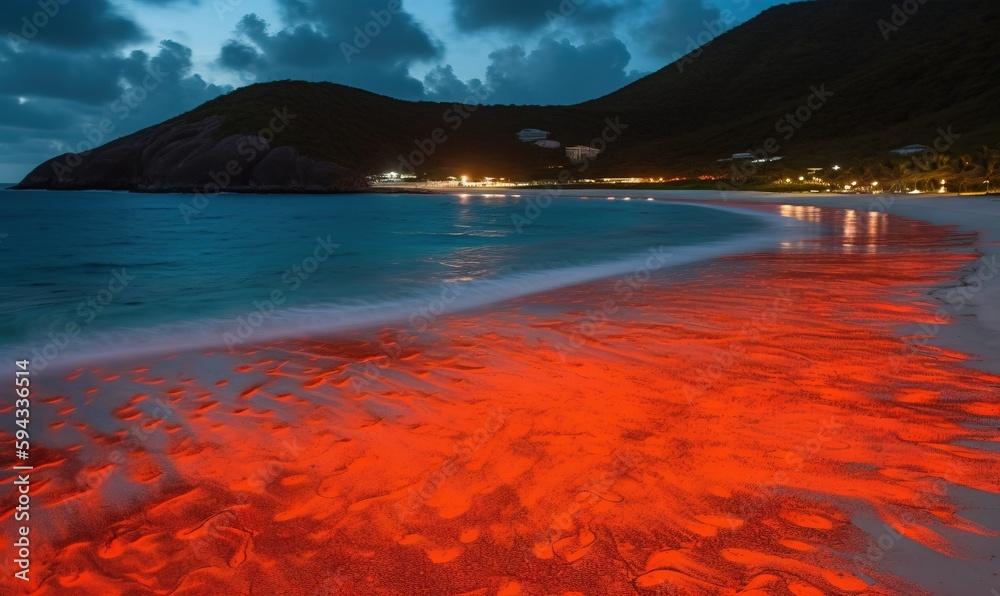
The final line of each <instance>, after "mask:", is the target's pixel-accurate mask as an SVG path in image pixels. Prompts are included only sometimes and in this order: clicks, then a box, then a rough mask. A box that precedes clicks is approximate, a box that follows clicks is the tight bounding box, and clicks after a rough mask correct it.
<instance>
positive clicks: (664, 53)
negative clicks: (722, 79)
mask: <svg viewBox="0 0 1000 596" xmlns="http://www.w3.org/2000/svg"><path fill="white" fill-rule="evenodd" d="M747 1H748V0H734V2H733V3H732V5H733V6H732V7H731V8H727V9H725V10H724V11H720V9H719V8H717V7H715V6H713V5H711V4H705V2H704V0H660V1H659V5H658V6H657V8H656V10H655V12H654V13H653V16H652V17H651V18H648V19H646V20H645V21H644V22H643V23H642V24H640V25H638V26H636V27H635V28H634V31H633V36H634V37H635V39H637V40H640V41H641V43H643V44H644V45H645V48H646V50H648V51H649V53H650V54H652V55H653V56H656V57H658V58H669V59H676V58H679V57H680V56H682V55H684V54H687V53H688V52H690V51H692V50H694V49H696V48H697V47H698V46H700V45H701V44H702V43H704V42H705V41H706V40H709V41H710V40H711V39H714V38H715V37H718V36H719V35H720V34H721V33H723V32H724V31H725V30H726V29H728V28H729V27H731V26H732V25H733V24H734V20H735V13H736V12H737V11H739V9H740V7H744V6H745V3H746V2H747Z"/></svg>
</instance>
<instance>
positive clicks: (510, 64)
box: [424, 36, 640, 105]
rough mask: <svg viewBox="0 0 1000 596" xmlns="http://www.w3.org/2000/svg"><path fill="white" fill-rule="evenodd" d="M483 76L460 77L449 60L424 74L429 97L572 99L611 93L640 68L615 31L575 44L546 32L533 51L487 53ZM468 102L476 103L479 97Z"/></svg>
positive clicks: (524, 100)
mask: <svg viewBox="0 0 1000 596" xmlns="http://www.w3.org/2000/svg"><path fill="white" fill-rule="evenodd" d="M489 58H490V64H489V66H488V67H487V68H486V77H485V81H481V80H479V79H472V80H471V81H468V82H464V83H463V82H462V81H460V80H459V79H458V78H457V77H456V76H455V74H454V72H453V71H452V68H451V67H450V66H445V67H438V68H435V69H434V70H432V71H431V72H430V73H428V74H427V76H426V77H425V78H424V88H425V90H426V94H427V98H428V99H431V100H434V101H446V102H452V101H454V102H469V98H470V97H471V98H485V100H484V101H483V102H482V103H494V104H539V105H550V104H575V103H579V102H582V101H586V100H588V99H594V98H596V97H600V96H602V95H606V94H608V93H611V92H612V91H614V90H616V89H619V88H621V87H622V86H624V85H627V84H628V83H631V82H632V81H634V80H636V79H637V78H638V77H639V76H640V74H639V73H638V72H636V71H635V70H631V71H629V70H628V69H627V67H628V64H629V61H630V60H631V55H630V54H629V52H628V50H627V49H626V48H625V44H623V43H622V42H621V40H619V39H617V38H616V37H613V36H607V37H600V38H594V39H591V40H590V41H587V42H584V43H581V44H580V45H574V44H573V43H571V42H570V41H569V40H566V39H561V40H557V39H555V38H552V37H545V38H542V40H541V41H539V43H538V46H537V47H536V48H535V49H534V50H532V51H531V52H527V51H525V49H524V48H523V47H521V46H520V45H512V46H509V47H506V48H501V49H498V50H496V51H494V52H493V53H491V54H490V56H489ZM470 103H479V102H478V101H474V102H470Z"/></svg>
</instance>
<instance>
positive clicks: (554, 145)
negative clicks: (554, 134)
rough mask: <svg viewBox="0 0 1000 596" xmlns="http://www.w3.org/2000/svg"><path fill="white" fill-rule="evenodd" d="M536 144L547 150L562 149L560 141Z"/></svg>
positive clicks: (537, 142)
mask: <svg viewBox="0 0 1000 596" xmlns="http://www.w3.org/2000/svg"><path fill="white" fill-rule="evenodd" d="M535 144H536V145H538V146H539V147H543V148H545V149H558V148H559V147H561V145H560V143H559V141H535Z"/></svg>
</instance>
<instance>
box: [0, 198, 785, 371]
mask: <svg viewBox="0 0 1000 596" xmlns="http://www.w3.org/2000/svg"><path fill="white" fill-rule="evenodd" d="M0 197H2V199H3V202H4V207H5V209H4V217H3V223H2V227H0V233H4V234H7V236H6V237H5V238H3V239H2V243H0V275H2V277H3V280H4V284H3V289H2V296H0V353H4V354H6V355H8V356H12V357H16V358H20V357H31V358H32V363H33V366H35V367H36V368H43V367H45V366H47V365H48V364H50V363H56V362H57V363H58V364H60V365H66V366H69V365H76V364H79V363H80V362H85V361H87V360H89V359H100V358H107V357H113V356H115V355H134V354H138V353H150V354H152V353H157V352H164V353H165V352H169V351H176V350H184V349H195V348H197V349H208V348H224V349H230V350H231V349H234V348H236V347H238V346H239V347H245V346H247V345H251V344H252V342H253V341H257V340H261V339H265V338H274V337H282V336H289V337H294V336H302V335H309V334H317V333H324V332H326V333H330V332H337V331H344V330H348V329H350V328H354V327H363V326H372V325H390V324H396V325H410V326H416V327H418V328H420V327H426V326H427V325H428V324H429V323H431V322H432V321H433V319H434V318H435V317H438V316H442V315H444V314H447V313H450V312H457V311H460V310H463V309H468V308H473V307H483V306H486V305H490V304H494V303H498V302H501V301H503V300H508V299H511V298H516V297H521V296H526V295H530V294H532V293H536V292H542V291H546V290H551V289H555V288H558V287H563V286H568V285H572V284H577V283H583V282H587V281H593V280H597V279H602V278H609V277H614V276H616V275H628V274H629V273H630V272H632V273H635V272H639V273H640V274H644V272H643V270H644V269H645V270H646V271H647V272H653V271H659V270H662V269H667V268H670V267H673V266H677V265H682V264H685V263H690V262H692V261H695V260H700V259H704V258H709V257H713V256H719V255H722V254H726V253H732V252H737V251H739V250H745V249H748V248H751V247H753V246H757V245H762V244H767V245H772V244H774V243H775V238H774V235H773V233H772V232H770V231H769V228H770V226H771V224H769V223H768V221H767V220H766V219H762V218H761V217H759V216H753V215H750V214H746V213H740V212H737V211H734V210H726V209H713V208H706V207H704V206H693V205H685V204H676V203H665V202H651V201H649V200H647V199H646V197H641V196H636V197H631V198H630V200H623V199H622V198H621V197H619V198H618V199H617V200H608V199H605V198H601V199H594V198H590V199H586V200H583V199H582V197H580V196H575V197H574V196H563V197H559V198H550V197H547V196H545V195H540V194H538V193H537V191H536V192H535V194H531V193H528V192H525V193H521V194H516V193H511V192H509V191H506V192H502V193H500V192H498V193H492V194H490V193H483V192H470V193H468V194H456V195H404V194H400V195H393V194H364V195H334V196H314V195H217V196H213V197H208V198H207V199H206V200H203V201H196V200H195V197H192V196H188V195H157V194H128V193H118V192H41V191H9V190H8V191H2V194H0Z"/></svg>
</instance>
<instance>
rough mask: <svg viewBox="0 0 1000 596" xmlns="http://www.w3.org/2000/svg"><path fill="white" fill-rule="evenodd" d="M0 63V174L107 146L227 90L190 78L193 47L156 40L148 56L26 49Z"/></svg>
mask: <svg viewBox="0 0 1000 596" xmlns="http://www.w3.org/2000/svg"><path fill="white" fill-rule="evenodd" d="M0 60H3V61H4V68H3V69H0V113H2V115H0V145H2V150H0V151H2V152H3V153H4V154H5V159H4V164H6V166H4V164H0V172H6V171H12V172H13V171H22V170H23V169H24V168H25V166H27V165H36V164H38V163H41V162H43V161H45V160H46V159H49V158H51V157H54V156H56V155H59V154H61V153H65V152H69V151H77V150H81V149H84V150H85V149H86V148H87V146H86V145H85V144H86V143H91V142H92V143H96V144H103V143H106V142H108V141H111V140H113V139H115V138H118V137H120V136H123V135H127V134H130V133H132V132H135V131H137V130H140V129H142V128H145V127H147V126H151V125H153V124H158V123H160V122H162V121H164V120H168V119H170V118H173V117H175V116H178V115H179V114H181V113H183V112H185V111H187V110H190V109H192V108H194V107H196V106H198V105H200V104H202V103H204V102H206V101H208V100H210V99H212V98H214V97H217V96H219V95H221V94H223V93H226V92H228V91H231V90H232V88H231V87H228V86H218V85H211V84H208V83H206V82H205V81H204V80H203V79H202V77H201V76H200V75H198V74H195V73H193V71H192V70H193V64H192V52H191V49H190V48H188V47H186V46H184V45H182V44H179V43H177V42H175V41H171V40H164V41H162V42H160V47H159V50H158V51H157V53H155V54H153V55H150V54H148V53H146V52H143V51H138V50H137V51H133V52H131V53H129V54H128V55H120V54H105V53H94V54H91V55H87V54H85V53H72V52H64V51H59V50H54V49H50V48H48V47H45V46H41V45H38V46H35V45H32V46H28V48H27V50H26V51H22V52H19V53H18V52H11V51H0ZM102 123H103V125H102ZM102 128H103V130H104V132H102V133H100V134H98V133H97V132H95V131H97V130H99V129H102ZM11 164H19V165H15V166H12V165H11Z"/></svg>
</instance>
